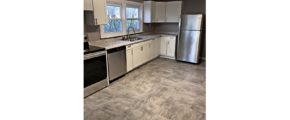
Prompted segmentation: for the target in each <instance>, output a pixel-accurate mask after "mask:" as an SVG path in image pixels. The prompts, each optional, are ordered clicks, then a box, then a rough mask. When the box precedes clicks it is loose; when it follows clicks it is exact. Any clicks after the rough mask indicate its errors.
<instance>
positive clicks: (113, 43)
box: [89, 34, 176, 50]
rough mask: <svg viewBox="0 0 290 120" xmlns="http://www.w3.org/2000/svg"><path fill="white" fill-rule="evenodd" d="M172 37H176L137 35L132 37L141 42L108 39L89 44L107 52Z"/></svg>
mask: <svg viewBox="0 0 290 120" xmlns="http://www.w3.org/2000/svg"><path fill="white" fill-rule="evenodd" d="M172 35H173V36H176V35H174V34H139V35H133V36H134V37H139V38H142V39H141V40H136V41H128V40H126V41H125V40H120V39H109V40H98V41H90V42H89V43H90V45H92V46H97V47H102V48H105V49H107V50H108V49H112V48H116V47H121V46H126V45H130V44H135V43H139V42H144V41H147V40H152V39H154V38H158V37H161V36H172Z"/></svg>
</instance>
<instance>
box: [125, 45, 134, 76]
mask: <svg viewBox="0 0 290 120" xmlns="http://www.w3.org/2000/svg"><path fill="white" fill-rule="evenodd" d="M126 60H127V72H128V71H131V70H132V69H133V68H134V66H133V49H132V48H130V46H129V48H128V49H127V50H126Z"/></svg>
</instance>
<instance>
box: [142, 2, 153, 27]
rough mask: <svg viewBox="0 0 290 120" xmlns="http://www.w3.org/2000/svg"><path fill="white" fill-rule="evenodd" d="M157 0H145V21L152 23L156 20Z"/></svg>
mask: <svg viewBox="0 0 290 120" xmlns="http://www.w3.org/2000/svg"><path fill="white" fill-rule="evenodd" d="M155 6H156V4H155V2H153V1H144V23H151V22H153V21H154V19H155V18H154V17H155V14H154V13H155V12H153V11H155Z"/></svg>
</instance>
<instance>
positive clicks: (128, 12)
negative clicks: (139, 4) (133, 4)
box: [126, 7, 139, 18]
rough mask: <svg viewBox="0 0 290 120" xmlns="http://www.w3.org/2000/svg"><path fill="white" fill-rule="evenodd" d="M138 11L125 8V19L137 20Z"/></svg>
mask: <svg viewBox="0 0 290 120" xmlns="http://www.w3.org/2000/svg"><path fill="white" fill-rule="evenodd" d="M138 14H139V9H138V8H130V7H127V8H126V18H138V17H139V15H138Z"/></svg>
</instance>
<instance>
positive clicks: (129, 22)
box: [126, 5, 141, 31]
mask: <svg viewBox="0 0 290 120" xmlns="http://www.w3.org/2000/svg"><path fill="white" fill-rule="evenodd" d="M140 23H141V19H140V15H139V7H137V6H130V5H127V7H126V26H127V28H126V29H128V27H133V28H134V29H135V31H140Z"/></svg>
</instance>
